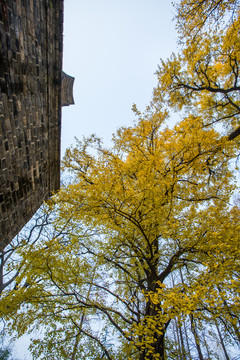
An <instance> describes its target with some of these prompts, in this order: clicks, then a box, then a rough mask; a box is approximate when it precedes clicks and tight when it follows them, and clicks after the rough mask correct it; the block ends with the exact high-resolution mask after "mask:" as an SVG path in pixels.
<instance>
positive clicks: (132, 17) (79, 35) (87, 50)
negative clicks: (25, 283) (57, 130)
mask: <svg viewBox="0 0 240 360" xmlns="http://www.w3.org/2000/svg"><path fill="white" fill-rule="evenodd" d="M64 3H65V6H64V14H65V20H64V61H63V69H64V71H65V72H67V73H68V74H69V75H71V76H74V77H75V84H74V99H75V105H73V106H69V107H64V108H63V117H62V155H63V154H64V151H65V149H66V147H68V146H69V145H70V144H72V143H74V136H77V137H78V138H81V136H82V135H85V136H87V135H90V134H91V133H93V132H94V133H96V134H97V135H98V136H100V137H102V138H104V142H105V144H106V145H110V141H111V136H112V133H113V132H115V130H116V129H117V128H118V127H120V126H122V125H130V124H131V123H132V120H133V119H134V114H133V113H132V111H131V107H132V104H133V103H136V104H137V106H138V108H139V109H140V110H143V109H144V108H145V106H146V105H148V103H149V101H150V99H151V95H152V90H153V87H154V86H155V85H156V75H154V73H155V71H156V69H157V65H158V64H159V63H160V61H159V59H160V58H165V59H166V58H167V57H168V56H169V55H170V54H171V52H172V51H174V50H176V39H177V34H176V31H175V28H174V23H173V22H172V18H173V16H174V9H173V7H172V5H171V1H170V0H65V2H64Z"/></svg>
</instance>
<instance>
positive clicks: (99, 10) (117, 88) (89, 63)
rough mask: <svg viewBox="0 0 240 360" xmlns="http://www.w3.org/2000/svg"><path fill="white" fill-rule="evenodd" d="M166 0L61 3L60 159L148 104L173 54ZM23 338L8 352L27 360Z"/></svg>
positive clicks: (170, 9)
mask: <svg viewBox="0 0 240 360" xmlns="http://www.w3.org/2000/svg"><path fill="white" fill-rule="evenodd" d="M173 16H174V12H173V7H172V5H171V1H170V0H65V1H64V59H63V60H64V61H63V70H64V71H65V72H66V73H68V74H69V75H71V76H74V77H75V84H74V99H75V105H72V106H69V107H64V108H63V111H62V113H63V116H62V155H63V154H64V152H65V149H66V148H67V147H68V146H70V145H71V144H73V143H74V137H75V136H77V137H78V138H81V136H83V135H84V136H88V135H90V134H91V133H96V134H97V135H98V136H100V137H102V138H103V139H104V142H105V144H106V145H110V144H111V136H112V133H113V132H115V130H116V129H117V128H118V127H120V126H122V125H131V124H132V121H133V119H134V114H133V113H132V111H131V107H132V105H133V103H136V105H137V106H138V108H139V109H140V110H144V108H145V107H146V105H148V104H149V101H150V100H151V96H152V90H153V87H154V86H155V85H156V75H154V73H155V71H156V69H157V65H158V64H159V62H160V61H159V59H160V58H163V59H166V58H167V57H169V56H170V54H171V52H173V51H175V50H176V41H177V33H176V31H175V28H174V23H173V22H172V18H173ZM27 346H28V337H27V336H26V337H25V340H24V339H20V340H19V341H18V342H17V344H16V346H15V347H14V356H15V358H17V359H19V360H31V359H32V357H31V355H30V353H29V352H28V351H27Z"/></svg>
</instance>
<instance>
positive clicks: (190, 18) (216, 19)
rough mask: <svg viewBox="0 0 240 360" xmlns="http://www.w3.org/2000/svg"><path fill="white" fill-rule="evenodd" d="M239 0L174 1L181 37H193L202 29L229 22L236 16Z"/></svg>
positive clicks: (210, 28)
mask: <svg viewBox="0 0 240 360" xmlns="http://www.w3.org/2000/svg"><path fill="white" fill-rule="evenodd" d="M239 5H240V3H239V0H181V1H180V2H179V3H178V2H177V3H175V8H176V10H177V14H176V20H177V27H178V30H179V34H180V37H181V39H182V40H183V41H184V40H186V39H189V38H191V39H192V40H195V37H196V36H197V35H198V34H199V33H200V32H201V31H204V30H208V32H209V31H211V30H212V29H216V28H217V27H220V28H221V27H223V24H227V25H228V26H229V24H231V22H232V21H234V20H235V19H236V18H237V17H238V12H239Z"/></svg>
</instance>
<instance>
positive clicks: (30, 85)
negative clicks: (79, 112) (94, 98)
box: [0, 0, 73, 249]
mask: <svg viewBox="0 0 240 360" xmlns="http://www.w3.org/2000/svg"><path fill="white" fill-rule="evenodd" d="M62 33H63V0H21V1H20V0H1V2H0V46H1V48H0V249H2V248H3V247H4V246H6V245H7V244H8V243H9V242H10V241H11V240H12V238H13V237H14V236H15V235H16V234H17V233H18V232H19V231H20V230H21V228H22V227H23V226H24V225H25V224H26V222H27V221H29V220H30V218H31V217H32V215H33V214H34V213H35V212H36V210H37V209H38V208H39V206H40V205H41V204H42V202H43V200H45V199H48V198H49V196H50V195H51V194H52V193H53V192H55V191H57V190H58V189H59V186H60V135H61V134H60V133H61V78H62ZM66 76H67V75H66ZM70 78H71V77H70ZM71 79H73V78H71ZM72 83H73V80H71V81H70V84H69V85H67V86H70V87H71V86H72ZM64 101H65V100H64ZM65 102H67V101H65ZM70 102H72V103H73V99H72V98H71V99H70ZM65 105H67V103H66V104H65Z"/></svg>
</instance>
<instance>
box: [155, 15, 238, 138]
mask: <svg viewBox="0 0 240 360" xmlns="http://www.w3.org/2000/svg"><path fill="white" fill-rule="evenodd" d="M239 21H240V18H237V19H236V20H235V21H234V22H233V24H232V25H231V26H230V27H229V28H228V29H227V31H225V32H221V33H220V34H219V33H215V34H212V35H210V34H209V33H202V34H201V35H199V36H197V37H196V39H195V41H194V42H192V41H191V40H190V41H187V44H186V46H185V47H184V49H183V50H182V52H181V53H180V55H175V54H173V55H172V56H171V58H170V59H168V60H167V61H162V62H161V65H160V66H159V68H158V71H157V75H158V80H159V82H158V86H157V88H156V89H155V101H156V102H158V101H159V99H160V101H162V100H163V99H164V100H165V101H167V104H168V106H170V107H172V108H174V109H175V110H182V109H184V110H185V111H187V112H189V111H190V112H191V113H192V114H196V115H198V116H201V117H202V118H203V119H204V125H205V126H209V125H210V124H214V123H217V122H221V123H222V124H223V125H224V126H226V127H227V128H228V129H229V130H228V135H229V139H230V140H233V139H234V138H236V137H237V136H238V135H239V133H240V127H239V115H240V103H239V90H240V79H239V61H240V58H239V53H240V42H239V36H238V29H239Z"/></svg>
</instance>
